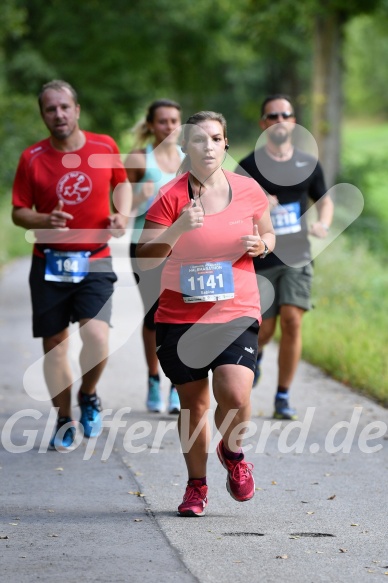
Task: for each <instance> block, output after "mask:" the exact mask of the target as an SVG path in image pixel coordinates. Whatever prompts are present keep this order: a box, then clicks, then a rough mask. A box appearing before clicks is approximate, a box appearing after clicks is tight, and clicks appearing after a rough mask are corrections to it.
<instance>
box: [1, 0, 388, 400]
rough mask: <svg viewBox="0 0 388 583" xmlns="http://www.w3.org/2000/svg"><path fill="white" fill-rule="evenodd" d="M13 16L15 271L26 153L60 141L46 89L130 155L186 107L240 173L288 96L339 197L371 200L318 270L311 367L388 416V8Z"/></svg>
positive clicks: (82, 10)
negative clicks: (157, 114) (339, 186)
mask: <svg viewBox="0 0 388 583" xmlns="http://www.w3.org/2000/svg"><path fill="white" fill-rule="evenodd" d="M1 13H2V14H1V20H0V143H1V156H0V265H4V264H5V263H6V262H8V261H10V260H11V259H12V258H14V257H17V256H19V255H22V254H26V253H29V252H30V248H29V245H28V244H27V243H25V241H24V239H23V236H22V231H21V230H20V229H16V228H15V227H14V226H13V225H12V223H11V221H10V204H11V202H10V192H11V186H12V180H13V176H14V172H15V168H16V165H17V162H18V158H19V156H20V153H21V151H22V150H23V149H24V148H25V147H27V146H28V145H30V144H31V143H34V142H35V141H38V140H40V139H42V138H43V137H45V136H46V130H45V128H44V126H43V123H42V122H41V120H40V117H39V114H38V107H37V99H36V96H37V93H38V91H39V89H40V87H41V85H42V84H43V83H45V82H47V81H49V80H51V79H53V78H59V79H65V80H67V81H69V82H70V83H71V84H73V85H74V87H75V88H76V89H77V91H78V94H79V101H80V103H81V106H82V116H81V122H82V124H81V125H82V127H84V128H85V129H89V130H91V131H96V132H100V133H108V134H111V135H112V136H113V137H114V138H115V139H116V141H117V142H118V143H119V145H120V147H121V151H122V152H123V154H124V153H125V152H126V151H128V149H129V148H130V147H131V143H132V142H131V139H132V138H131V134H130V132H129V129H130V128H131V127H132V125H133V124H134V123H135V122H136V121H137V120H138V118H139V117H140V116H142V115H143V113H144V110H145V108H146V106H147V105H148V104H149V103H150V102H151V101H152V100H153V99H155V98H159V97H169V98H171V99H176V100H177V101H179V102H180V103H181V104H182V108H183V120H184V119H186V118H187V117H188V116H189V115H190V114H192V113H193V112H194V111H198V110H200V109H214V110H218V111H221V112H222V113H223V114H224V115H225V116H226V118H227V120H228V127H229V142H230V143H231V149H230V150H229V153H230V154H231V156H232V157H233V158H234V159H235V160H239V159H241V157H242V156H244V155H246V154H247V153H248V152H249V151H251V150H252V149H253V147H254V145H255V142H256V140H257V137H258V127H257V120H258V117H259V105H260V102H261V101H262V99H263V98H264V97H265V96H266V95H267V94H268V93H278V92H282V93H288V94H289V95H290V96H291V97H292V99H293V101H294V103H295V106H296V112H297V118H298V122H299V123H300V124H301V125H304V126H305V127H306V128H307V129H309V130H310V131H311V132H312V134H313V135H314V137H315V139H316V140H317V143H318V146H319V153H320V160H321V162H322V164H323V167H324V170H325V175H326V178H327V182H328V185H332V184H335V183H336V182H348V183H350V184H354V185H355V186H357V187H358V188H359V189H360V190H361V192H362V194H363V196H364V200H365V207H364V211H363V213H362V215H361V216H360V217H359V219H357V221H355V223H353V224H352V225H351V227H350V228H349V229H348V230H347V231H346V234H345V235H344V236H341V237H340V238H339V239H337V240H336V242H335V243H333V245H331V246H330V247H329V248H328V249H327V250H326V251H325V252H324V253H323V254H322V255H321V256H319V257H318V259H317V260H316V279H315V285H314V303H315V306H316V308H315V310H313V312H311V314H309V315H308V316H307V317H306V318H305V319H304V332H303V333H304V357H305V358H308V359H309V360H310V361H312V362H314V363H315V364H318V365H319V366H321V367H322V368H323V369H324V370H326V371H328V373H330V374H331V375H333V376H335V377H336V378H338V379H340V380H342V381H344V382H347V383H349V384H350V385H352V386H353V387H354V388H356V389H357V390H360V391H363V392H365V393H367V394H369V395H371V396H373V397H374V398H376V399H378V400H379V401H380V402H381V403H383V404H385V405H388V358H387V353H388V326H387V313H388V299H387V297H388V294H387V287H388V286H387V284H388V276H387V259H386V258H387V253H388V228H387V226H388V206H387V205H386V204H385V199H386V190H387V188H386V184H387V182H388V163H387V162H388V121H387V119H388V101H387V99H386V96H385V92H386V87H387V86H388V68H387V67H386V62H387V60H388V37H387V34H386V30H387V27H388V0H369V2H368V3H365V2H364V1H363V0H327V1H326V2H321V1H320V0H301V1H300V2H294V1H291V0H277V2H273V0H239V2H235V0H196V2H190V1H189V0H174V1H172V0H141V1H140V0H132V1H131V2H127V1H124V0H113V1H112V2H108V3H107V2H103V1H102V0H83V1H82V2H79V1H76V0H67V1H66V2H63V1H61V0H45V1H44V2H43V0H3V2H2V8H1Z"/></svg>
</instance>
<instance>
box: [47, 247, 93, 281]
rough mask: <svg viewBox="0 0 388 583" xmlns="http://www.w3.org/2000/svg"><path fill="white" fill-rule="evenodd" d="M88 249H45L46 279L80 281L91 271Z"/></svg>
mask: <svg viewBox="0 0 388 583" xmlns="http://www.w3.org/2000/svg"><path fill="white" fill-rule="evenodd" d="M89 255H90V253H89V252H88V251H77V252H74V251H68V252H66V251H54V250H53V249H45V258H46V269H45V274H44V278H45V280H46V281H58V282H60V281H61V282H66V283H79V282H80V281H82V280H83V279H84V277H85V276H86V275H87V274H88V273H89V259H88V257H89Z"/></svg>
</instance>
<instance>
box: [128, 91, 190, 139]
mask: <svg viewBox="0 0 388 583" xmlns="http://www.w3.org/2000/svg"><path fill="white" fill-rule="evenodd" d="M159 107H174V108H175V109H177V110H178V111H181V106H180V105H179V103H177V102H176V101H172V100H171V99H156V100H155V101H153V102H152V103H151V104H150V105H149V106H148V109H147V113H146V115H145V117H144V118H142V119H140V120H139V121H138V122H137V123H136V124H135V125H134V126H133V128H131V132H132V133H133V134H134V135H135V146H137V147H141V146H144V144H146V143H147V141H148V140H150V139H151V138H152V137H153V133H152V132H151V130H150V128H149V125H148V124H150V123H152V122H153V121H154V119H155V112H156V110H157V109H159Z"/></svg>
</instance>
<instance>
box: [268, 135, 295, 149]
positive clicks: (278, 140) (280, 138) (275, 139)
mask: <svg viewBox="0 0 388 583" xmlns="http://www.w3.org/2000/svg"><path fill="white" fill-rule="evenodd" d="M268 137H269V139H270V140H271V142H272V143H273V144H275V145H276V146H281V145H282V144H284V143H285V142H287V140H288V139H289V137H290V136H289V135H288V133H278V132H273V133H271V134H270V135H269V136H268Z"/></svg>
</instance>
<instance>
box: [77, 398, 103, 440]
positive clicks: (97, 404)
mask: <svg viewBox="0 0 388 583" xmlns="http://www.w3.org/2000/svg"><path fill="white" fill-rule="evenodd" d="M78 404H79V406H80V409H81V418H80V420H79V421H80V423H81V425H82V426H83V428H84V437H98V436H99V435H100V433H101V431H102V419H101V415H100V411H101V401H100V399H99V398H98V397H97V395H96V393H94V394H93V395H86V394H85V393H82V392H81V391H79V393H78Z"/></svg>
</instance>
